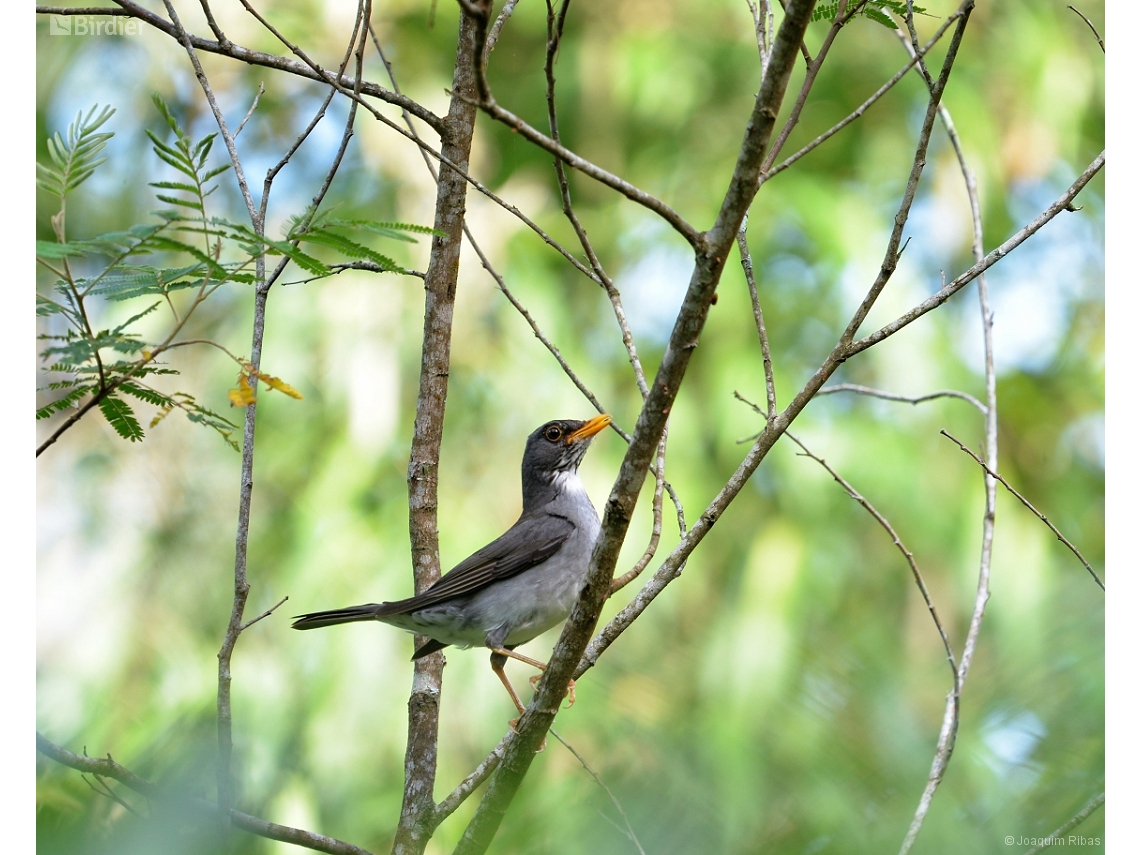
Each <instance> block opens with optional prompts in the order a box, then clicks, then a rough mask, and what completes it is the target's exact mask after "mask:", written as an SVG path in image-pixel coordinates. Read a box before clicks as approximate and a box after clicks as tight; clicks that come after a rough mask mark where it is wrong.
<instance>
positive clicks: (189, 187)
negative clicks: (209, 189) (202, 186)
mask: <svg viewBox="0 0 1140 855" xmlns="http://www.w3.org/2000/svg"><path fill="white" fill-rule="evenodd" d="M149 186H151V187H158V188H159V189H161V190H182V191H184V192H186V193H197V192H198V188H197V187H195V186H194V185H193V184H182V183H180V182H178V181H151V182H150V183H149ZM159 198H160V199H161V198H162V197H161V196H159Z"/></svg>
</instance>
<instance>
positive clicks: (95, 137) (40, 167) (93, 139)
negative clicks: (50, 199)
mask: <svg viewBox="0 0 1140 855" xmlns="http://www.w3.org/2000/svg"><path fill="white" fill-rule="evenodd" d="M98 109H99V105H98V104H96V105H95V106H94V107H92V108H91V109H90V110H88V111H87V115H86V116H85V115H83V113H82V112H80V113H78V114H77V115H76V117H75V120H74V121H73V122H72V123H71V124H70V125H69V126H68V128H67V139H66V140H64V138H63V137H62V136H60V135H59V133H58V132H56V133H55V134H53V135H52V136H50V137H48V139H47V150H48V157H50V158H51V161H52V163H53V164H54V165H55V168H54V169H53V168H52V167H50V166H46V165H44V164H37V165H36V166H37V169H36V183H37V184H38V185H39V186H40V187H41V188H43V189H44V190H47V191H48V192H49V193H53V194H54V195H56V196H59V197H60V199H63V198H65V197H66V196H67V194H68V193H69V192H71V191H72V190H74V189H75V188H76V187H78V186H79V185H80V184H82V183H83V182H84V181H86V180H87V179H88V178H90V177H91V174H92V173H93V172H94V171H95V169H96V167H98V166H99V165H100V164H101V163H103V162H105V161H106V158H97V157H96V155H98V154H99V152H101V151H102V150H103V148H104V147H105V146H106V145H107V140H109V139H111V137H112V136H114V134H113V133H109V132H104V133H96V131H98V129H99V128H100V127H102V126H103V125H104V124H105V123H106V121H107V120H108V119H110V118H111V116H113V115H114V113H115V111H114V109H112V108H111V107H104V108H103V109H102V110H101V111H100V112H99V114H98V115H96V110H98Z"/></svg>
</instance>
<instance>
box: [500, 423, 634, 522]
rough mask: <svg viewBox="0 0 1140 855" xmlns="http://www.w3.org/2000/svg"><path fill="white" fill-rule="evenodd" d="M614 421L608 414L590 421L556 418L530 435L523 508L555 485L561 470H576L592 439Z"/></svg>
mask: <svg viewBox="0 0 1140 855" xmlns="http://www.w3.org/2000/svg"><path fill="white" fill-rule="evenodd" d="M612 421H613V419H612V418H611V417H610V416H607V415H600V416H594V418H592V419H589V420H587V421H578V420H577V419H555V420H554V421H552V422H547V423H546V424H544V425H543V426H542V427H540V428H539V429H538V430H536V431H535V432H534V433H532V434H531V435H530V436H529V437H527V440H526V451H525V452H523V461H522V482H523V507H524V508H526V507H528V506H530V504H531V502H532V501H533V500H536V499H538V497H539V494H541V493H544V492H545V491H546V490H548V489H550V488H551V487H553V485H554V483H555V479H556V477H557V476H558V475H560V474H561V473H572V472H576V471H577V469H578V465H579V464H580V463H581V462H582V458H583V457H584V456H585V454H586V449H587V448H589V447H590V441H591V440H592V439H593V438H594V436H595V435H596V434H598V433H600V432H601V431H602V430H603V429H605V427H606V426H607V425H609V424H610V422H612Z"/></svg>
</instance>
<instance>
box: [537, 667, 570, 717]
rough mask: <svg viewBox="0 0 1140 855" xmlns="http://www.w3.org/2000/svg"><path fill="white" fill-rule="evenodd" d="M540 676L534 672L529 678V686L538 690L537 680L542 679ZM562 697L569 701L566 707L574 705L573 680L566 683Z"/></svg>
mask: <svg viewBox="0 0 1140 855" xmlns="http://www.w3.org/2000/svg"><path fill="white" fill-rule="evenodd" d="M542 677H543V675H542V674H535V675H534V676H533V677H531V678H530V687H531V689H533V690H534V691H535V692H537V691H538V682H539V680H541V679H542ZM564 697H565V698H566V699H567V700H568V701H569V703H568V704H566V709H570V707H572V706H574V701H575V700H577V696H576V695H575V693H574V681H573V680H571V681H570V685H568V686H567V687H566V694H565V695H564Z"/></svg>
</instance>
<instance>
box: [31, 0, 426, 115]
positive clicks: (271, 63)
mask: <svg viewBox="0 0 1140 855" xmlns="http://www.w3.org/2000/svg"><path fill="white" fill-rule="evenodd" d="M114 2H115V3H116V4H117V5H118V6H119V7H120V9H119V10H115V11H113V12H112V11H110V10H103V11H102V12H101V13H96V12H94V11H92V12H90V13H83V14H108V15H120V14H126V15H129V16H130V17H132V18H138V19H139V20H140V21H142V22H144V23H146V24H148V25H149V26H151V27H154V28H155V29H156V30H160V31H162V32H164V33H166V34H167V35H168V36H171V37H172V38H174V39H175V40H177V41H181V36H180V34H179V32H178V28H177V27H176V26H174V25H173V24H172V23H171V22H170V21H168V20H166V19H164V18H162V17H160V16H159V15H156V14H155V13H154V12H151V11H150V10H149V9H147V8H145V7H143V6H140V5H139V4H138V3H136V2H134V0H114ZM36 12H37V13H38V14H68V13H67V12H61V11H57V10H56V7H53V6H37V7H36ZM71 14H79V13H74V12H73V13H71ZM190 43H191V44H192V45H193V46H194V49H195V50H199V51H205V52H206V53H216V54H219V55H221V56H227V57H229V58H230V59H236V60H238V61H239V62H244V63H246V64H247V65H260V66H263V67H265V68H272V69H275V70H276V71H284V72H286V73H288V74H293V75H296V76H297V77H304V78H307V79H309V80H316V81H319V82H321V83H333V82H335V80H336V77H335V75H334V74H333V73H332V72H330V71H327V70H325V69H323V68H320V67H319V66H317V67H316V68H313V67H310V66H309V65H307V64H306V63H304V62H301V61H299V60H296V59H290V58H288V57H283V56H277V55H276V54H270V53H262V52H261V51H255V50H250V49H249V48H244V47H242V46H241V45H238V44H234V43H233V42H231V41H228V40H227V41H225V42H219V41H211V40H210V39H204V38H202V37H201V36H195V35H191V36H190ZM340 83H341V84H342V85H344V86H346V87H348V88H349V89H351V88H353V87H355V86H356V83H357V81H355V80H347V79H341V81H340ZM360 91H361V93H362V94H364V95H367V96H369V97H371V98H379V99H380V100H381V101H386V102H387V103H389V104H393V105H395V106H397V107H401V108H402V109H406V110H408V111H409V112H411V113H412V114H413V115H415V116H416V118H418V119H422V120H423V121H425V122H427V123H428V125H430V126H431V127H432V128H434V129H436V130H437V131H438V130H439V129H440V128H441V127H442V126H443V119H442V118H440V117H439V116H437V115H435V113H433V112H431V111H430V110H428V109H427V108H425V107H424V106H422V105H421V104H419V103H418V102H416V101H414V100H412V99H411V98H407V97H405V96H402V95H398V94H396V93H395V92H391V91H390V90H388V89H385V88H383V87H382V86H377V85H376V84H375V83H368V82H367V81H364V82H361V84H360Z"/></svg>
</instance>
